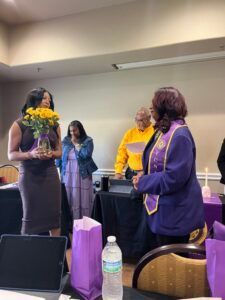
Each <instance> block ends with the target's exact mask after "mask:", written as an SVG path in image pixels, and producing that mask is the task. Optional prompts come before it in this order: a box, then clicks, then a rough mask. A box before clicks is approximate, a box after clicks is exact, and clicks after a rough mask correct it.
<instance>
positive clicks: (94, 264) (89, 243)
mask: <svg viewBox="0 0 225 300" xmlns="http://www.w3.org/2000/svg"><path fill="white" fill-rule="evenodd" d="M101 254H102V225H101V224H100V223H98V222H97V221H95V220H93V219H91V218H88V217H83V219H79V220H74V224H73V242H72V261H71V286H72V287H73V288H74V289H76V290H77V291H78V293H79V294H80V295H81V296H82V297H83V298H84V299H87V300H92V299H96V298H97V297H99V296H100V295H101V294H102V262H101Z"/></svg>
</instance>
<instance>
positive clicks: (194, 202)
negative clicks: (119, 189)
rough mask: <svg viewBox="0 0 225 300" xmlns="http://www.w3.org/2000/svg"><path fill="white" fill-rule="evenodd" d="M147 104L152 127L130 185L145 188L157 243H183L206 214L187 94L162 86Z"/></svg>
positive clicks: (146, 204)
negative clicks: (140, 169) (140, 166)
mask: <svg viewBox="0 0 225 300" xmlns="http://www.w3.org/2000/svg"><path fill="white" fill-rule="evenodd" d="M151 110H152V116H153V118H154V119H155V121H156V124H155V128H156V132H155V134H154V136H153V137H152V138H151V139H150V141H149V142H148V144H147V146H146V148H145V150H144V153H143V166H144V173H143V174H140V175H137V176H136V177H134V180H133V183H134V187H135V188H136V189H137V190H138V191H139V192H140V193H144V194H145V196H144V205H145V208H146V212H147V222H148V226H149V228H150V230H151V232H152V233H153V234H155V237H156V242H157V246H162V245H166V244H174V243H186V242H188V240H189V236H190V233H191V232H192V231H193V230H195V229H197V228H203V227H204V221H205V220H204V211H203V199H202V194H201V188H200V185H199V183H198V180H197V177H196V167H195V160H196V148H195V143H194V140H193V137H192V135H191V132H190V131H189V129H188V126H187V124H186V122H185V117H186V115H187V108H186V104H185V99H184V97H183V95H182V94H181V93H180V92H179V91H178V90H177V89H175V88H173V87H168V88H167V87H166V88H160V89H158V90H157V91H156V92H155V95H154V98H153V100H152V108H151Z"/></svg>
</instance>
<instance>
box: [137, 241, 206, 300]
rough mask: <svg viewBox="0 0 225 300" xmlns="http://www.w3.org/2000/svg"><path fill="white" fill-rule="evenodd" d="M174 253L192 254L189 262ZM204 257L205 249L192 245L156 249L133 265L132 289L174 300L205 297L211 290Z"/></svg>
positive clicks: (175, 245) (167, 246)
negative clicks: (169, 297)
mask: <svg viewBox="0 0 225 300" xmlns="http://www.w3.org/2000/svg"><path fill="white" fill-rule="evenodd" d="M177 253H182V255H184V254H191V255H192V258H186V257H183V256H181V255H177ZM193 254H194V256H193ZM205 255H206V253H205V248H204V247H203V246H200V245H195V244H173V245H166V246H161V247H158V248H156V249H154V250H152V251H150V252H148V253H146V254H145V255H144V256H143V257H142V258H141V259H140V261H139V262H138V264H137V265H136V267H135V270H134V274H133V279H132V287H133V288H136V289H139V290H142V291H148V292H152V293H159V294H164V295H167V296H174V297H177V298H193V297H203V296H204V297H207V296H209V295H210V289H209V285H208V280H207V273H206V258H205Z"/></svg>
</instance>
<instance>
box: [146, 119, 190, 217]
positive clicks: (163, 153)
mask: <svg viewBox="0 0 225 300" xmlns="http://www.w3.org/2000/svg"><path fill="white" fill-rule="evenodd" d="M181 122H182V121H173V122H172V123H171V126H170V129H169V131H168V132H167V133H165V134H163V133H161V134H160V135H159V137H158V139H157V141H156V142H155V145H154V146H153V148H152V150H151V151H150V154H149V164H148V174H152V173H156V172H162V171H165V168H166V160H167V152H168V149H169V146H170V143H171V140H172V138H173V135H174V133H175V131H176V130H177V129H178V128H180V127H187V125H181ZM159 197H160V195H152V194H146V195H145V197H144V205H145V208H146V210H147V213H148V214H149V215H152V214H153V213H155V212H156V211H157V210H158V202H159Z"/></svg>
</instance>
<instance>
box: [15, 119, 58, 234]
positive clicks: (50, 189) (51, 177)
mask: <svg viewBox="0 0 225 300" xmlns="http://www.w3.org/2000/svg"><path fill="white" fill-rule="evenodd" d="M16 122H17V124H18V125H19V127H20V129H21V131H22V141H21V144H20V150H21V151H22V152H27V151H29V150H30V149H31V148H32V146H33V144H34V141H35V140H34V137H33V133H32V130H31V129H30V128H29V127H27V126H25V125H23V124H22V119H19V120H17V121H16ZM49 140H50V144H51V147H52V149H55V147H56V144H57V134H56V131H55V130H53V129H51V130H50V132H49ZM19 171H20V173H19V190H20V194H21V198H22V204H23V219H22V229H21V233H22V234H38V233H43V232H47V231H49V230H51V229H54V228H59V227H60V214H61V184H60V180H59V175H58V171H57V168H56V166H55V162H54V159H49V160H39V159H32V160H25V161H22V162H21V163H20V168H19Z"/></svg>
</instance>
